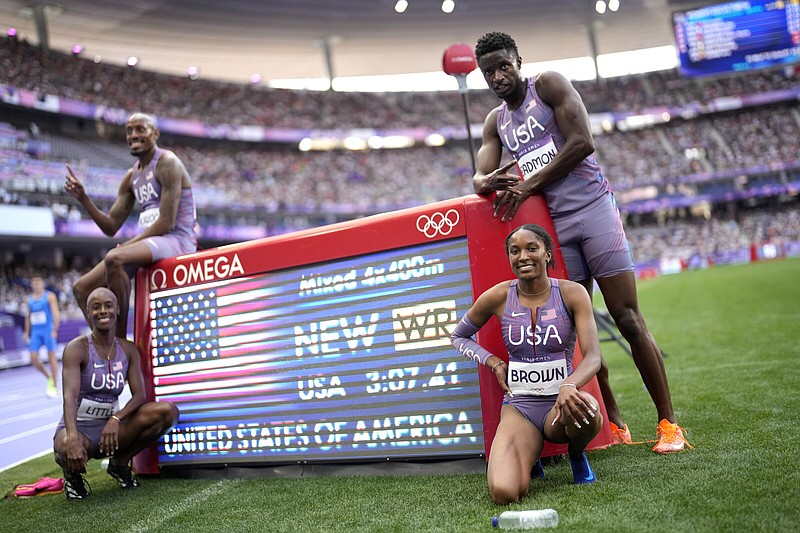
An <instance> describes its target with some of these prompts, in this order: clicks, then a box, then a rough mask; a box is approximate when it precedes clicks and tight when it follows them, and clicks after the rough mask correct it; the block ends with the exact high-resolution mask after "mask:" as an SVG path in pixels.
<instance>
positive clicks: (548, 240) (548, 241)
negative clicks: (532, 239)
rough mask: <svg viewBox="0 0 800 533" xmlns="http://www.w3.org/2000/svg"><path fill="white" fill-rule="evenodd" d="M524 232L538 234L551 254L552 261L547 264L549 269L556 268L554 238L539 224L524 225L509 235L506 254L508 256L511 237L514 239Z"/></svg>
mask: <svg viewBox="0 0 800 533" xmlns="http://www.w3.org/2000/svg"><path fill="white" fill-rule="evenodd" d="M522 230H527V231H531V232H533V233H534V234H536V236H537V237H538V238H539V240H540V241H542V244H544V249H545V251H547V252H550V253H551V255H550V261H548V262H547V266H548V268H549V267H553V266H555V262H554V261H553V255H552V253H553V238H552V237H551V236H550V234H549V233H547V230H546V229H544V228H543V227H541V226H540V225H539V224H523V225H521V226H519V227H517V228H516V229H514V231H512V232H511V233H509V234H508V236H507V237H506V254H508V248H509V243H510V242H511V237H513V236H514V234H515V233H517V232H518V231H522Z"/></svg>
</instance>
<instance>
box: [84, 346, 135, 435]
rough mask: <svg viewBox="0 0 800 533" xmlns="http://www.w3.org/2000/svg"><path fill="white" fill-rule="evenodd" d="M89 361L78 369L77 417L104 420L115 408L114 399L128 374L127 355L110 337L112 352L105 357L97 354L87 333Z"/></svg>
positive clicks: (115, 401) (120, 390)
mask: <svg viewBox="0 0 800 533" xmlns="http://www.w3.org/2000/svg"><path fill="white" fill-rule="evenodd" d="M88 338H89V360H88V361H87V362H86V366H85V367H84V368H83V369H81V386H80V395H79V398H78V420H79V421H87V420H96V419H101V420H102V419H107V418H109V417H110V416H111V415H113V414H114V413H116V412H117V411H118V410H119V403H118V401H117V399H118V398H119V395H120V394H122V389H123V388H124V387H125V380H126V379H127V376H128V356H127V355H125V352H124V351H123V349H122V346H120V344H119V341H117V340H116V339H115V340H114V350H113V352H114V354H113V356H112V357H111V359H110V360H108V361H107V360H105V359H103V358H102V357H100V355H98V353H97V349H96V348H95V346H94V342H93V339H92V337H91V334H89V335H88Z"/></svg>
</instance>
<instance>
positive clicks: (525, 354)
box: [500, 278, 576, 396]
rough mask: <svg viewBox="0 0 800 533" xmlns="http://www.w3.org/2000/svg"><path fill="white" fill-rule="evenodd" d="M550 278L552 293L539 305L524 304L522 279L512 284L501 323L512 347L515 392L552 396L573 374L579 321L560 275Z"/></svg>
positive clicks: (511, 383) (511, 375) (510, 370)
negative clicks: (569, 308)
mask: <svg viewBox="0 0 800 533" xmlns="http://www.w3.org/2000/svg"><path fill="white" fill-rule="evenodd" d="M549 279H550V286H551V290H550V297H549V298H548V299H547V303H545V305H543V306H541V307H537V308H536V309H533V310H532V309H529V308H527V307H525V306H523V305H522V303H521V302H520V301H519V297H518V296H517V284H518V283H519V280H512V281H511V284H510V285H509V287H508V296H507V297H506V308H505V311H504V312H503V319H502V320H501V322H500V323H501V327H502V330H503V341H504V342H505V344H506V349H507V350H508V386H509V388H510V389H511V392H512V393H514V395H515V396H517V395H523V396H550V395H555V394H558V386H559V385H560V384H561V383H562V382H563V381H564V379H565V378H566V377H567V376H569V375H570V374H572V356H573V354H574V352H575V337H576V335H575V325H574V323H573V321H572V317H571V316H570V314H569V312H568V311H567V309H566V306H565V305H564V300H563V298H562V296H561V288H560V287H559V282H558V279H555V278H549Z"/></svg>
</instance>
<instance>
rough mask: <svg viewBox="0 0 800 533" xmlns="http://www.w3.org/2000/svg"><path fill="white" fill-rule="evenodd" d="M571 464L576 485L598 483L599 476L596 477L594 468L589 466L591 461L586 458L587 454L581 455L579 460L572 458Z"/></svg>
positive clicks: (570, 459)
mask: <svg viewBox="0 0 800 533" xmlns="http://www.w3.org/2000/svg"><path fill="white" fill-rule="evenodd" d="M569 464H570V465H571V466H572V479H573V480H574V481H575V484H576V485H586V484H588V483H594V482H595V481H597V476H595V475H594V472H593V471H592V467H591V466H589V459H587V458H586V453H581V455H580V457H578V458H577V459H573V458H572V457H570V458H569Z"/></svg>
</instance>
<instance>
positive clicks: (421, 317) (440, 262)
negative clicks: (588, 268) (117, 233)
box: [135, 196, 603, 472]
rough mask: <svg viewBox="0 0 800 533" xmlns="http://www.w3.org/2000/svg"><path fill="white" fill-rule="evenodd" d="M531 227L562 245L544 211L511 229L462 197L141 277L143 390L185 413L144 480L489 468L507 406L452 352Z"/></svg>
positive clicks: (538, 207) (535, 202)
mask: <svg viewBox="0 0 800 533" xmlns="http://www.w3.org/2000/svg"><path fill="white" fill-rule="evenodd" d="M525 222H535V223H539V224H542V225H543V226H545V227H546V228H548V229H549V230H550V231H552V224H551V222H550V218H549V214H548V213H547V209H546V205H544V201H543V200H542V199H540V198H534V199H532V200H530V201H528V202H526V204H525V206H524V209H523V210H522V212H520V213H519V214H518V215H517V217H516V219H515V220H514V221H513V222H509V223H501V222H499V221H498V220H496V219H494V218H493V217H492V212H491V202H489V201H487V200H485V199H483V198H480V197H477V196H467V197H462V198H457V199H453V200H448V201H445V202H439V203H434V204H429V205H426V206H421V207H417V208H412V209H406V210H402V211H396V212H392V213H387V214H382V215H376V216H373V217H367V218H363V219H359V220H355V221H350V222H346V223H341V224H336V225H331V226H325V227H320V228H315V229H311V230H306V231H302V232H296V233H291V234H285V235H280V236H275V237H270V238H266V239H260V240H255V241H249V242H244V243H239V244H236V245H231V246H225V247H221V248H216V249H211V250H205V251H202V252H198V253H196V254H191V255H187V256H181V257H177V258H173V259H168V260H164V261H161V262H159V263H157V264H155V265H153V266H152V267H151V268H150V269H147V270H142V271H140V272H139V273H138V274H137V279H136V295H137V297H136V300H137V307H136V327H135V332H136V339H137V340H138V346H139V349H140V352H141V355H142V363H143V364H142V366H143V369H144V371H145V375H146V382H147V383H148V387H149V389H150V390H149V391H148V392H149V395H150V397H151V398H152V399H155V400H158V401H170V402H174V403H175V404H177V405H178V407H179V409H180V411H181V416H180V422H179V423H178V424H177V425H176V426H175V427H174V428H173V429H172V430H171V431H170V432H169V433H168V434H167V435H165V436H164V437H163V439H162V440H161V441H160V443H159V445H158V449H157V450H151V451H150V453H149V454H144V455H141V456H140V457H137V468H138V469H139V471H141V472H155V471H157V469H158V467H183V468H186V467H191V466H193V465H197V466H200V465H217V466H218V465H243V466H244V465H258V464H292V463H306V462H308V463H335V462H355V461H358V462H361V461H386V460H412V459H425V460H431V459H434V460H435V459H437V458H438V459H452V458H464V457H478V456H481V455H484V454H486V453H487V451H488V450H489V448H490V445H491V439H492V438H493V436H494V431H495V428H496V425H497V421H498V417H499V406H500V401H501V391H500V388H499V386H497V383H496V381H494V382H493V380H494V377H493V375H492V374H491V373H488V374H485V372H486V369H478V368H477V367H476V365H475V363H473V362H471V361H469V360H467V359H465V358H463V357H462V356H460V354H459V353H458V352H457V351H456V350H455V349H454V348H453V347H452V345H451V344H450V339H449V338H450V334H451V333H452V331H453V329H454V328H455V326H456V324H457V323H458V320H459V319H460V318H461V316H463V314H464V313H465V312H466V311H467V310H468V309H469V307H470V305H471V304H472V302H473V299H474V298H475V297H476V296H477V295H478V294H480V293H481V292H483V291H484V290H486V289H487V288H489V287H490V286H492V285H493V284H494V283H497V282H499V281H502V280H504V279H510V278H511V276H512V275H511V271H510V268H509V266H508V262H507V260H506V257H505V249H504V241H505V236H506V235H507V234H508V232H510V231H511V229H513V228H514V227H516V226H517V225H519V224H522V223H525ZM557 252H558V251H557ZM556 255H557V257H556V259H557V269H556V272H555V273H554V274H555V275H556V276H557V277H564V271H563V263H562V262H561V257H560V253H557V254H556ZM499 338H500V335H499V325H497V324H490V326H488V327H485V328H484V330H482V331H481V333H480V335H479V339H478V340H479V341H480V342H481V343H482V344H484V346H486V347H487V348H488V349H490V350H493V351H495V353H499V354H505V349H504V347H503V346H502V342H500V344H499V345H498V344H497V343H498V340H499ZM597 396H598V397H599V395H597ZM602 436H603V434H601V436H600V437H598V439H601V437H602ZM601 440H602V439H601ZM598 442H599V444H602V442H600V441H598Z"/></svg>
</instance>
